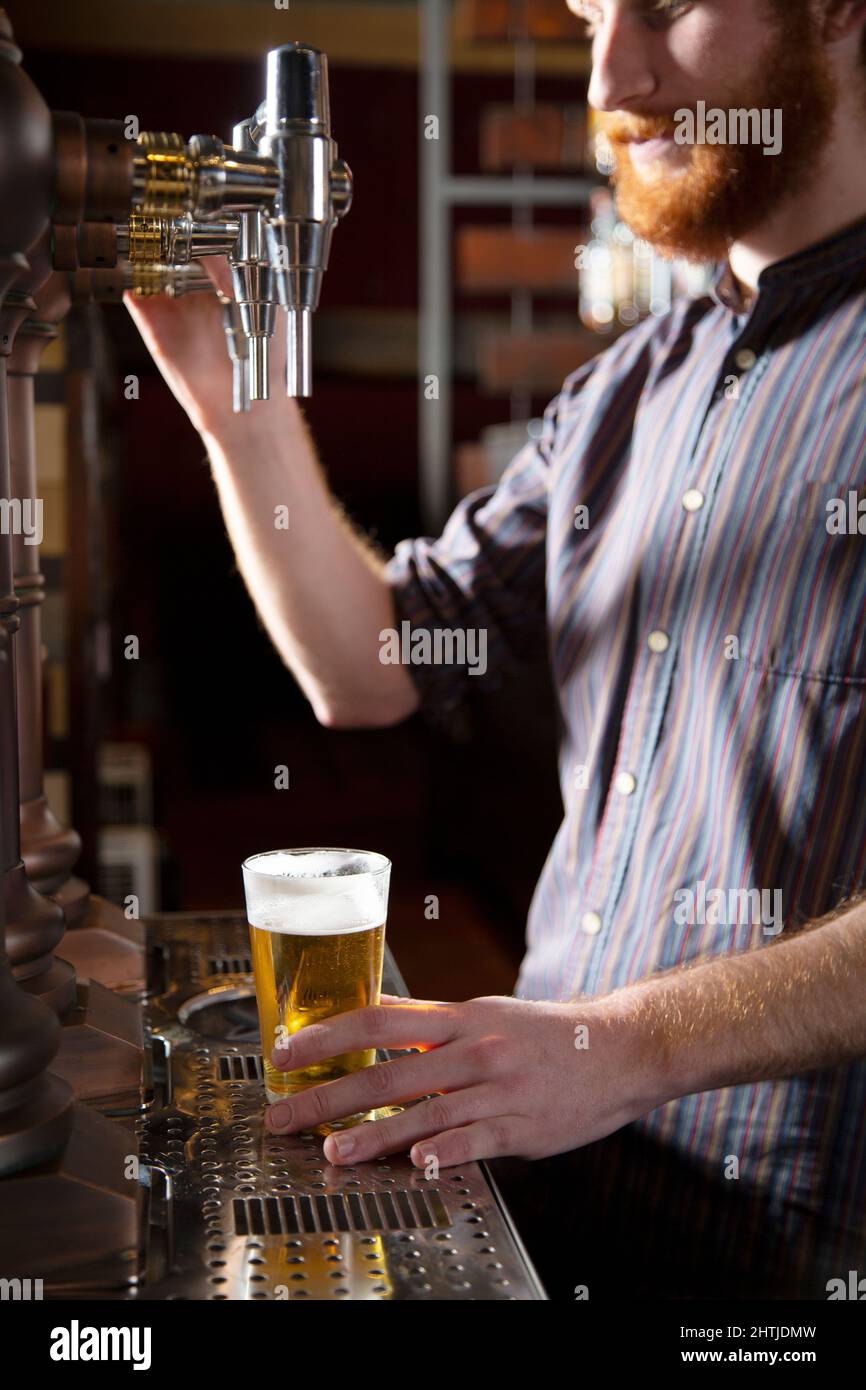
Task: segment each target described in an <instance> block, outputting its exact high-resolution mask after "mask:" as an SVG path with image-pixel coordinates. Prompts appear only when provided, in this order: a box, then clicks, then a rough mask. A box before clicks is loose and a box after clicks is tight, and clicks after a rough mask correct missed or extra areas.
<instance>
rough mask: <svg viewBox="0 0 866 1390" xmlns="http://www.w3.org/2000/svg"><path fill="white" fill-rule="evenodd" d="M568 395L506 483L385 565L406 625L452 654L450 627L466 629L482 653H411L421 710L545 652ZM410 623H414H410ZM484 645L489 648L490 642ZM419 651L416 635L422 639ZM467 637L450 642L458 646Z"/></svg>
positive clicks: (472, 647) (437, 707)
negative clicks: (560, 433)
mask: <svg viewBox="0 0 866 1390" xmlns="http://www.w3.org/2000/svg"><path fill="white" fill-rule="evenodd" d="M558 401H559V397H556V398H555V399H554V400H553V401H551V403H550V405H548V407H547V409H546V411H545V413H544V423H543V428H542V431H541V434H540V436H539V438H538V439H536V440H532V441H530V442H529V443H527V444H526V445H525V446H524V447H523V448H522V449H521V450H520V452H519V453H518V454H517V455H516V456H515V458H514V459H512V461H511V463H510V464H509V466H508V468H507V469H506V471H505V473H504V474H503V476H502V478H501V480H500V482H499V483H498V485H497V486H495V487H494V486H491V487H484V488H479V489H478V490H477V491H475V492H472V493H470V494H469V495H468V496H467V497H464V498H463V500H462V501H461V502H460V503H459V504H458V506H457V507H456V508H455V510H454V512H453V513H452V515H451V517H450V518H449V520H448V522H447V524H446V526H445V529H444V531H443V533H442V535H441V536H440V537H439V538H438V539H436V540H434V539H431V538H430V537H429V536H424V537H420V538H416V539H414V540H403V541H400V542H399V543H398V545H397V547H396V549H395V552H394V556H393V558H392V559H391V560H390V561H389V562H388V564H387V566H386V571H385V573H386V578H387V579H388V581H389V583H390V584H391V587H392V589H393V593H394V599H395V604H396V609H397V623H398V630H400V631H401V632H403V633H405V632H409V634H410V635H411V637H412V638H413V639H414V638H415V634H416V633H417V631H418V629H419V628H424V629H427V631H428V632H429V634H430V635H431V641H430V644H429V649H430V650H431V651H432V652H433V653H435V652H436V650H437V648H436V645H435V635H436V634H439V640H440V644H441V645H440V650H441V651H448V649H449V648H448V646H447V645H446V644H445V643H443V642H442V634H444V633H451V634H454V633H457V634H461V633H462V634H463V635H464V636H463V639H462V649H463V654H465V653H466V652H471V653H474V654H475V656H476V658H477V656H478V653H479V651H480V650H482V649H483V651H484V669H483V671H482V669H481V662H480V661H479V660H477V659H476V661H475V663H474V664H475V670H474V671H473V670H472V665H473V663H472V661H470V660H453V659H452V660H437V659H436V657H435V655H434V656H433V657H432V659H427V660H425V659H423V658H422V659H417V658H414V659H412V660H411V661H410V662H409V663H408V665H409V671H410V673H411V675H412V677H413V679H414V681H415V684H416V687H417V689H418V691H419V694H420V697H421V706H422V709H423V710H424V711H425V712H427V713H429V714H434V715H439V714H444V713H446V712H447V711H448V710H450V709H453V708H454V706H456V705H457V704H459V702H460V700H461V699H462V698H463V696H464V694H465V693H466V690H467V688H470V687H471V688H484V689H487V690H489V689H493V688H496V687H497V686H498V685H500V684H501V681H502V677H503V675H505V674H507V673H508V672H509V671H511V670H514V669H516V668H517V667H519V666H520V665H521V664H523V663H525V662H526V661H527V660H528V659H529V658H530V657H532V656H533V655H535V654H537V653H539V652H541V651H543V650H544V644H545V542H546V534H547V514H548V489H549V486H550V475H551V464H552V459H553V446H554V440H555V431H556V409H557V403H558ZM407 624H408V628H407V627H406V625H407ZM481 644H483V648H482V645H481ZM413 645H417V646H418V647H419V648H420V645H421V644H420V643H417V639H415V641H414V642H413ZM455 650H456V651H458V652H460V650H461V645H460V644H454V643H452V644H451V652H452V654H453V652H454V651H455Z"/></svg>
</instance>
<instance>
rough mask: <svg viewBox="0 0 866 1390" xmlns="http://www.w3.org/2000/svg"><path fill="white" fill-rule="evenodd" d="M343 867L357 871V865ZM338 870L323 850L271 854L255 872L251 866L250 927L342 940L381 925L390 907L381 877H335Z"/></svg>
mask: <svg viewBox="0 0 866 1390" xmlns="http://www.w3.org/2000/svg"><path fill="white" fill-rule="evenodd" d="M342 862H345V864H346V868H348V869H351V861H349V860H345V861H342ZM262 863H266V864H267V867H266V868H265V869H264V870H262V869H261V868H260V867H259V866H260V864H262ZM333 865H334V857H333V855H329V854H328V853H327V851H323V852H320V853H315V852H311V853H310V854H305V855H303V856H300V855H291V854H279V853H276V854H269V855H267V856H266V858H265V859H264V860H259V861H258V862H257V863H256V864H254V865H252V866H251V868H250V870H249V871H248V870H247V869H246V867H245V868H244V880H245V885H246V897H247V920H248V921H249V923H250V926H253V927H258V928H260V929H261V930H264V931H274V932H285V933H288V934H290V935H298V936H300V935H305V936H338V935H343V934H344V933H347V932H353V931H364V930H365V929H369V928H370V927H377V926H380V925H381V924H382V923H383V922H384V920H385V907H384V904H383V902H382V894H381V887H380V885H379V884H377V883H376V879H377V877H378V878H381V875H374V874H370V873H352V872H346V871H345V870H344V871H343V872H342V873H340V872H337V873H334V872H333Z"/></svg>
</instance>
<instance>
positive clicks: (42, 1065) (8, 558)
mask: <svg viewBox="0 0 866 1390" xmlns="http://www.w3.org/2000/svg"><path fill="white" fill-rule="evenodd" d="M20 61H21V54H20V52H19V50H18V49H17V48H16V47H15V44H14V40H13V38H12V28H11V25H10V23H9V20H8V17H7V16H6V14H5V12H4V11H3V10H0V497H2V498H5V499H7V500H9V499H10V498H12V496H13V493H12V488H11V486H10V483H11V479H10V468H9V432H8V419H7V411H6V386H7V382H6V366H7V357H8V354H9V351H10V350H11V347H12V345H13V342H14V337H15V331H16V328H17V327H18V326H19V325H20V324H21V322H22V321H23V320H24V319H25V318H26V317H27V316H28V315H32V314H33V312H34V310H35V305H34V303H33V301H32V299H30V298H29V296H28V295H27V294H25V293H23V292H22V291H20V290H18V289H16V288H15V287H16V284H17V283H20V282H21V280H22V277H24V276H27V275H30V274H31V272H32V267H31V266H30V264H29V261H28V259H27V257H26V256H25V254H24V251H26V250H28V249H29V248H31V247H34V246H35V245H37V243H38V242H39V239H40V237H41V236H42V235H43V234H44V232H45V229H46V227H47V224H48V217H49V210H50V207H51V199H52V168H53V158H54V156H53V148H52V128H51V118H50V114H49V112H48V109H47V107H46V106H45V103H44V102H43V101H42V98H41V97H40V95H39V93H38V92H37V90H36V88H35V87H34V86H33V84H32V83H31V82H30V80H29V79H28V78H27V76H26V75H25V74H24V73H23V72H22V70H21V67H20ZM18 626H19V616H18V599H17V597H16V595H15V592H14V588H13V582H12V535H11V534H10V533H9V527H8V526H0V875H2V882H0V1227H2V1231H3V1239H2V1242H0V1277H3V1278H28V1277H34V1276H35V1277H41V1278H51V1277H53V1276H57V1277H62V1274H63V1272H64V1271H69V1270H70V1269H72V1268H74V1267H76V1266H80V1265H81V1264H82V1261H83V1260H86V1261H87V1262H88V1263H90V1262H92V1261H93V1259H94V1258H96V1259H99V1258H100V1257H102V1258H105V1259H112V1258H114V1259H116V1258H117V1255H118V1252H122V1255H121V1258H123V1257H124V1256H127V1257H128V1255H129V1254H130V1253H134V1249H135V1244H136V1234H137V1227H138V1219H139V1218H138V1214H139V1205H140V1189H139V1187H138V1184H137V1183H133V1182H130V1181H129V1180H128V1179H127V1177H126V1171H127V1163H128V1157H129V1155H130V1154H134V1153H135V1151H136V1141H135V1137H134V1136H133V1135H132V1134H131V1133H129V1132H127V1131H125V1130H123V1129H122V1128H121V1127H120V1126H119V1125H117V1124H114V1123H112V1122H111V1121H110V1120H107V1119H105V1118H104V1117H103V1116H101V1115H99V1114H97V1113H96V1112H95V1111H92V1110H90V1109H89V1108H88V1107H87V1106H84V1105H80V1104H76V1103H75V1102H74V1101H73V1096H72V1092H71V1090H70V1088H69V1086H68V1085H67V1084H66V1083H65V1082H64V1081H62V1080H60V1079H59V1078H58V1077H57V1076H54V1075H52V1074H51V1073H50V1072H49V1071H48V1066H49V1064H50V1063H51V1061H52V1058H53V1057H54V1055H55V1053H56V1051H57V1046H58V1041H59V1038H60V1034H61V1029H60V1024H59V1022H58V1019H57V1016H56V1013H55V1012H54V1010H53V1009H52V1008H50V1007H49V1006H48V1004H47V1003H46V1002H45V1000H44V999H42V998H38V997H37V994H36V993H28V992H27V990H26V985H27V982H28V980H31V981H32V980H36V979H38V978H39V977H40V976H41V977H42V982H43V983H45V976H46V975H48V976H49V977H50V975H51V971H52V969H53V966H51V965H48V967H47V968H45V967H44V961H45V959H46V958H47V959H48V960H50V955H51V951H52V949H53V946H54V945H56V940H57V936H56V934H57V925H58V919H59V925H60V933H61V934H62V930H63V914H62V913H61V912H60V909H59V908H58V907H57V906H56V904H53V903H50V902H49V901H48V900H47V899H44V898H41V897H40V895H39V894H37V893H36V892H35V890H34V889H32V888H31V887H30V885H29V883H28V881H27V876H26V873H25V871H24V865H23V863H22V862H21V856H20V853H19V814H20V811H19V790H18V788H19V783H18V721H17V710H16V677H15V639H16V637H17V634H18ZM7 931H8V932H9V935H10V938H11V940H12V941H13V943H15V944H20V934H21V933H22V932H24V933H25V934H28V933H29V934H31V936H32V939H33V940H34V941H36V940H38V945H39V948H40V950H42V951H43V955H42V956H39V957H38V958H37V959H36V960H35V961H34V960H31V962H30V964H31V965H32V966H34V967H36V968H34V969H32V970H31V971H30V974H29V975H28V976H27V978H26V979H25V980H24V986H25V988H22V986H21V985H20V984H18V983H16V981H15V979H14V978H13V975H12V972H11V969H10V966H9V962H8V959H7V955H6V949H5V938H6V932H7ZM61 973H63V972H61ZM65 973H66V980H65V981H64V980H61V979H60V978H57V977H56V976H55V978H54V980H53V982H51V983H50V988H49V995H51V994H53V995H54V1000H53V1002H55V1004H56V1003H57V1002H58V1000H59V998H60V997H61V996H62V990H63V988H64V987H65V985H66V984H67V983H68V982H71V985H72V987H73V988H74V984H75V977H74V974H73V973H72V971H71V970H69V969H68V967H67V968H66V972H65Z"/></svg>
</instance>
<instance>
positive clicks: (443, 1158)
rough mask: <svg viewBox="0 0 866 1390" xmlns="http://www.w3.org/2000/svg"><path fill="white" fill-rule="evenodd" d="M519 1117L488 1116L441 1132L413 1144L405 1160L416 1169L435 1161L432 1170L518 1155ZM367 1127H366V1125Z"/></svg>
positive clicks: (523, 1120) (523, 1122)
mask: <svg viewBox="0 0 866 1390" xmlns="http://www.w3.org/2000/svg"><path fill="white" fill-rule="evenodd" d="M525 1122H526V1121H525V1117H524V1116H521V1115H492V1116H490V1117H489V1118H488V1119H484V1120H476V1121H475V1122H474V1123H473V1124H470V1125H464V1126H463V1127H462V1128H460V1129H448V1130H443V1131H442V1133H441V1134H435V1135H434V1136H433V1137H432V1139H423V1140H421V1141H420V1142H419V1143H417V1144H413V1146H412V1148H411V1150H410V1153H409V1157H410V1158H411V1160H412V1162H413V1163H414V1165H415V1167H416V1168H427V1167H428V1166H429V1165H430V1163H431V1161H432V1160H435V1164H436V1171H437V1172H438V1170H439V1169H440V1168H453V1167H455V1166H457V1165H459V1164H461V1163H480V1162H481V1160H482V1159H485V1158H507V1157H509V1156H511V1155H514V1156H519V1155H520V1151H521V1148H522V1143H521V1137H520V1136H521V1132H522V1130H521V1126H523V1125H525ZM367 1128H369V1126H367Z"/></svg>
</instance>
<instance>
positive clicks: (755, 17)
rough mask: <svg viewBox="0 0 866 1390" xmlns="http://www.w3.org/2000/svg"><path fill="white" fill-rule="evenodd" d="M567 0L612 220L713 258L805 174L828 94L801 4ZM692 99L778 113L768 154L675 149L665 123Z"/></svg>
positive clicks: (661, 243) (831, 87)
mask: <svg viewBox="0 0 866 1390" xmlns="http://www.w3.org/2000/svg"><path fill="white" fill-rule="evenodd" d="M567 2H568V5H569V7H570V8H571V9H572V10H574V12H575V13H576V14H579V15H580V16H581V17H582V18H584V19H588V20H589V21H590V25H591V33H592V34H593V70H592V80H591V82H590V87H589V101H590V105H591V106H593V107H595V108H596V109H597V110H598V111H599V112H600V113H602V114H601V115H600V125H601V130H602V133H603V134H604V135H605V136H606V137H607V139H608V140H609V142H610V145H611V148H612V152H613V156H614V160H615V173H614V183H615V185H616V189H617V202H618V206H619V210H620V214H621V216H622V217H623V219H624V221H625V222H627V223H628V225H629V226H630V227H631V228H632V230H633V231H634V232H635V233H636V235H638V236H640V237H643V238H644V239H645V240H647V241H649V242H652V244H653V245H654V246H656V247H657V249H658V250H659V251H661V252H662V253H663V254H666V255H671V256H683V257H686V258H688V259H691V260H697V261H701V260H719V259H722V258H723V257H724V256H725V255H726V254H727V251H728V249H729V247H730V244H731V243H732V242H733V241H736V240H738V239H740V238H741V237H743V236H745V235H746V234H747V233H748V232H749V231H751V230H752V229H753V228H755V227H757V226H758V225H760V224H761V223H763V222H765V221H766V220H767V218H768V217H769V216H770V215H771V214H772V213H774V212H775V211H776V210H777V209H778V208H779V207H780V206H781V205H782V204H783V203H784V201H785V199H786V198H788V197H790V196H791V195H792V194H793V193H795V192H802V191H803V189H804V188H805V187H807V186H808V184H809V183H810V182H812V180H813V179H814V178H816V177H817V174H818V169H819V156H820V152H821V150H822V149H823V148H824V147H825V146H826V144H827V141H828V139H829V136H830V133H831V131H832V126H833V114H834V111H835V107H836V100H837V93H836V84H835V81H834V77H833V72H832V69H831V67H830V64H829V61H828V58H827V56H826V52H825V49H824V47H823V44H822V42H821V38H820V32H819V30H818V28H817V25H816V23H815V20H814V18H813V17H812V15H811V14H810V12H809V10H808V8H807V6H806V5H804V4H803V3H802V0H785V3H779V0H567ZM700 102H704V103H705V108H704V109H705V111H706V112H710V111H711V110H713V109H715V110H720V111H724V112H725V113H727V112H728V111H730V110H743V109H744V110H751V109H755V108H757V109H758V110H759V111H767V112H768V113H770V116H771V114H772V113H773V112H775V111H781V113H782V115H781V148H780V150H779V153H777V154H765V153H764V146H763V144H762V143H757V144H751V143H726V144H711V143H705V144H701V143H694V144H679V143H677V142H676V141H675V139H674V132H675V131H676V129H677V127H678V121H677V119H675V117H676V113H678V112H682V111H691V112H693V113H695V114H696V115H697V114H698V110H699V103H700ZM770 116H768V117H767V119H768V120H769V119H770ZM778 124H779V118H778V117H777V118H776V125H777V127H778ZM728 128H729V130H730V125H729V127H728ZM731 138H733V139H734V140H735V139H736V137H735V136H733V137H731Z"/></svg>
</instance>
